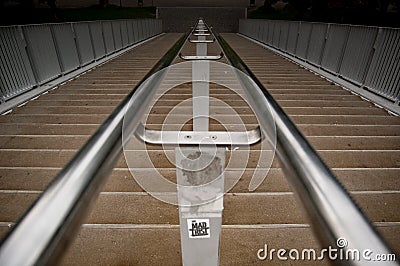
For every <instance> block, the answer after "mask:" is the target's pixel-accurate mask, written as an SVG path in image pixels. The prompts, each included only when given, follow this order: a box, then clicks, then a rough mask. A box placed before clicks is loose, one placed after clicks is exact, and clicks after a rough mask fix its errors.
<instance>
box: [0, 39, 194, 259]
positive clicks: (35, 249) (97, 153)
mask: <svg viewBox="0 0 400 266" xmlns="http://www.w3.org/2000/svg"><path fill="white" fill-rule="evenodd" d="M189 34H190V32H188V33H186V34H184V35H183V36H182V37H181V38H180V39H179V40H178V41H177V42H176V43H175V44H174V45H173V46H172V47H171V48H170V49H169V50H168V51H167V53H166V54H165V55H164V56H163V57H162V58H161V59H160V60H159V61H158V62H157V64H156V65H155V66H154V67H153V68H152V69H151V70H150V71H149V72H148V73H147V75H146V76H145V77H144V78H143V79H142V80H141V81H140V82H139V84H138V85H136V87H135V88H134V89H133V90H132V92H131V93H130V94H129V95H128V96H127V97H126V98H125V99H124V100H123V101H122V102H121V103H120V104H119V105H118V107H117V108H116V109H115V110H114V111H113V112H112V114H111V115H110V116H109V117H108V118H107V120H106V121H105V122H104V123H103V124H102V125H101V126H100V128H99V129H98V130H97V131H96V133H95V134H94V135H93V136H92V137H91V138H90V139H89V140H88V141H87V142H86V144H85V145H84V146H83V147H82V148H81V149H80V150H79V152H78V153H77V154H76V155H75V156H74V157H73V159H72V160H71V161H70V162H69V163H68V164H67V165H66V166H65V167H64V168H63V170H62V171H61V172H60V173H59V174H58V175H57V177H56V178H55V179H54V180H53V181H52V183H51V184H50V185H49V186H48V187H47V189H46V190H45V191H44V192H43V193H42V194H41V196H40V198H39V199H38V200H37V201H36V202H35V203H34V204H33V205H32V206H31V207H30V209H29V210H28V211H27V212H26V213H25V214H24V215H23V217H22V218H21V219H20V220H19V221H18V223H17V224H16V225H15V227H14V228H13V229H12V230H11V231H10V232H9V234H8V235H7V236H6V238H5V239H3V241H2V243H1V246H0V265H54V264H55V263H56V262H57V261H58V260H59V259H60V257H61V255H62V253H63V252H64V251H65V248H66V246H67V244H68V242H70V241H71V239H72V238H73V236H74V235H75V234H76V233H77V231H78V229H79V227H80V225H81V222H82V221H83V219H84V218H85V216H86V215H87V214H88V212H89V210H90V208H91V207H92V206H93V204H94V202H95V199H96V197H97V195H98V194H99V193H100V191H101V189H102V187H103V185H104V183H105V181H106V179H107V177H108V175H109V174H110V172H111V170H112V169H113V167H114V165H115V163H116V162H117V160H118V158H119V155H120V154H121V152H122V147H123V143H122V127H123V121H124V116H125V113H126V110H127V108H128V107H129V108H131V111H130V112H129V114H131V115H132V116H131V117H129V119H125V121H129V125H127V124H126V123H125V125H124V130H128V129H129V130H130V131H131V132H132V133H133V132H134V131H135V129H136V128H137V126H138V125H139V124H140V119H141V116H142V114H143V113H144V112H145V111H146V108H147V105H146V103H148V102H149V101H150V100H151V98H152V97H151V96H152V95H154V93H155V90H156V89H157V87H158V86H157V85H158V84H159V82H160V80H159V78H155V77H151V76H152V75H153V74H154V73H156V72H158V71H160V70H161V69H163V68H165V67H167V66H169V65H170V64H171V63H172V61H173V60H174V59H175V58H176V56H177V55H178V53H179V52H180V50H181V48H182V46H183V44H184V43H185V41H186V40H187V38H188V36H189ZM148 78H149V79H148ZM145 81H146V83H144V82H145ZM142 84H143V86H142Z"/></svg>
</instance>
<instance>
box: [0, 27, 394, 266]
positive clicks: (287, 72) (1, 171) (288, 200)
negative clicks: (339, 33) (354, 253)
mask: <svg viewBox="0 0 400 266" xmlns="http://www.w3.org/2000/svg"><path fill="white" fill-rule="evenodd" d="M179 36H180V35H179V34H166V35H163V36H161V37H159V38H157V39H155V40H152V41H150V42H148V43H146V44H144V45H141V46H139V47H137V48H134V49H133V50H132V51H130V52H128V53H126V54H124V55H123V56H121V57H119V58H118V59H115V60H113V61H111V62H110V63H107V64H105V65H103V66H100V67H98V68H96V69H94V70H92V71H90V72H88V73H87V74H85V75H83V76H81V77H79V78H77V79H75V80H73V81H71V82H69V83H67V84H65V85H63V86H61V87H59V88H58V89H56V90H54V91H52V92H50V93H49V94H46V95H43V96H41V97H39V98H38V99H36V100H34V101H31V102H29V103H28V104H26V105H25V106H23V107H20V108H17V109H16V110H14V111H13V112H12V113H11V114H9V115H6V116H3V117H0V204H1V206H2V207H1V209H0V222H1V223H0V232H1V235H5V234H6V232H7V231H8V230H9V227H11V226H12V225H13V223H14V222H15V221H16V220H17V219H18V218H19V217H20V216H21V215H22V213H23V212H24V211H25V210H26V209H27V208H28V207H29V205H30V204H31V203H32V202H33V201H34V200H35V199H36V198H37V197H38V196H39V194H40V193H41V191H42V190H43V189H44V188H45V187H46V185H47V184H48V183H49V182H50V181H51V179H52V178H53V177H54V176H55V175H56V174H57V172H58V171H59V170H60V169H61V168H62V167H63V165H65V164H66V163H67V162H68V160H69V159H70V158H71V157H72V156H73V155H74V154H75V153H76V151H77V150H78V149H79V147H80V146H81V145H82V144H83V143H84V142H85V140H86V139H88V137H89V136H90V134H92V133H93V132H94V131H95V130H96V128H97V127H98V126H99V124H100V123H101V122H102V121H103V120H104V119H105V118H106V117H107V115H108V114H109V113H110V112H111V111H112V110H113V108H114V107H115V106H116V105H117V104H118V102H119V101H120V100H121V99H123V97H124V95H126V94H127V93H128V92H129V91H130V90H131V89H132V88H133V87H134V85H135V84H136V83H137V82H138V81H139V80H140V79H141V77H143V76H144V75H145V73H147V72H148V70H150V68H151V66H152V65H154V64H155V62H157V60H158V59H159V58H160V57H161V56H162V55H163V54H164V53H165V52H166V51H167V50H168V48H169V47H170V46H171V45H172V44H173V43H174V42H175V41H176V40H177V39H178V38H179ZM223 37H224V38H225V39H226V40H227V41H228V42H229V44H230V45H231V46H232V48H234V49H235V50H236V52H237V53H238V54H239V55H240V56H241V57H242V59H243V60H244V61H245V63H246V64H247V65H248V66H249V67H250V68H251V70H252V71H253V72H254V73H255V74H256V76H257V77H258V78H259V79H260V80H261V81H262V82H263V84H264V85H265V87H266V88H267V89H268V90H269V92H270V93H271V94H272V95H273V96H274V98H275V99H276V100H277V101H278V102H279V103H280V104H281V106H282V107H283V108H284V110H285V112H287V114H289V115H290V117H291V119H292V120H293V122H295V123H296V124H297V125H298V127H299V129H300V130H301V131H302V132H303V134H304V135H305V136H306V137H307V139H308V140H309V141H310V143H311V144H312V145H313V146H314V147H315V149H316V150H318V153H319V154H320V155H321V157H322V158H323V159H324V161H325V162H326V163H327V164H328V165H329V166H330V167H331V168H332V169H333V171H334V173H335V174H336V175H337V177H338V179H339V180H340V182H341V183H342V184H343V185H344V187H346V188H347V189H348V190H349V191H350V192H351V195H352V197H353V198H354V199H355V201H356V202H357V203H358V204H359V206H360V207H361V209H362V210H363V211H364V212H365V214H366V215H367V216H368V218H369V219H370V220H371V221H372V222H374V224H375V225H376V227H377V229H378V231H379V232H381V233H382V235H383V236H384V237H385V238H386V239H387V241H388V242H389V243H390V244H391V245H392V246H393V248H394V249H395V250H396V251H397V252H399V251H400V241H399V238H398V235H400V215H399V212H398V211H397V208H398V206H399V205H398V204H399V202H400V181H399V180H400V179H399V176H400V119H399V118H398V117H394V116H391V115H389V114H388V113H387V112H386V111H385V110H382V109H379V108H377V107H375V106H374V105H373V104H372V103H369V102H366V101H364V100H362V99H361V98H359V97H358V96H355V95H352V94H351V93H349V92H347V91H346V90H344V89H342V88H340V87H337V86H335V85H334V84H331V83H330V82H329V81H326V80H324V79H322V78H320V77H318V76H316V75H314V74H312V73H310V72H308V71H307V70H305V69H303V68H301V67H299V66H297V65H295V64H292V63H291V62H289V61H287V60H285V59H284V58H282V57H280V56H277V55H276V54H274V53H272V52H270V51H268V50H265V49H263V48H262V47H260V46H258V45H256V44H254V43H251V42H250V41H248V40H246V39H244V38H241V37H239V36H237V35H235V34H224V35H223ZM194 47H195V45H190V44H188V45H187V46H185V47H184V49H183V51H182V53H183V54H194V51H195V50H194ZM219 52H220V49H219V47H218V46H217V45H216V44H215V45H214V46H211V47H210V49H209V54H218V53H219ZM178 62H181V60H179V59H177V60H176V63H178ZM222 62H226V61H222ZM186 70H187V69H186ZM184 71H185V68H184V67H182V73H183V72H184ZM167 82H173V80H169V81H168V80H167ZM210 95H211V96H212V97H215V98H217V99H221V100H223V101H225V102H226V103H228V104H229V105H230V106H231V107H232V108H233V109H234V110H235V111H236V112H238V113H239V114H240V116H241V118H242V120H243V122H244V124H245V127H246V128H248V129H251V128H254V127H255V126H256V123H257V121H256V119H255V117H254V115H253V113H252V111H251V109H250V108H249V106H248V105H247V103H246V102H244V101H243V100H242V99H241V97H240V94H235V93H233V92H232V91H230V90H229V89H227V88H224V87H222V86H219V85H211V89H210ZM190 97H191V89H190V84H182V85H180V86H178V87H176V88H174V89H172V90H170V91H169V92H168V93H167V94H165V95H163V96H161V98H160V99H159V100H158V101H157V102H155V103H154V106H153V108H152V109H151V110H150V111H149V113H150V115H149V117H148V120H147V123H148V127H149V128H153V129H160V128H161V126H162V124H163V121H164V119H165V116H166V114H167V113H168V112H170V110H171V109H172V108H173V107H174V105H176V104H178V103H179V102H180V101H182V100H185V99H189V98H190ZM185 108H186V109H185ZM185 108H184V109H185V110H186V112H181V113H179V114H178V115H177V116H176V117H173V118H172V120H171V121H170V122H168V123H169V124H168V125H167V127H168V128H175V127H177V126H181V125H183V129H186V130H191V127H192V121H190V120H188V121H186V120H185V119H186V117H187V116H189V117H190V114H191V109H190V105H187V106H186V107H185ZM225 111H226V110H225V109H224V108H222V107H221V106H220V105H218V104H217V103H215V102H211V109H210V112H211V114H213V115H214V116H216V117H223V118H227V117H226V116H224V112H225ZM182 119H183V120H182ZM227 120H228V121H229V117H228V119H227ZM182 121H184V122H183V123H182ZM225 126H226V127H224V125H221V123H219V122H218V121H216V120H212V121H211V122H210V130H235V129H237V125H236V124H235V123H231V124H229V123H228V124H227V125H225ZM179 129H180V128H179ZM260 149H261V146H260V145H259V144H257V145H254V146H252V147H251V148H250V149H248V150H249V154H250V155H249V160H248V161H247V168H246V170H245V171H244V173H243V175H242V178H241V179H240V180H239V182H238V183H237V184H236V185H235V186H234V187H233V189H232V190H230V191H229V192H228V193H227V194H226V195H225V197H224V213H223V229H222V239H221V250H220V256H221V265H250V264H258V263H268V264H272V265H282V264H288V265H289V264H290V265H291V264H293V263H295V264H302V265H313V264H317V263H318V264H321V261H297V262H296V261H290V260H289V261H286V262H284V261H280V260H278V259H277V258H274V259H273V260H268V261H260V260H259V259H258V258H257V251H258V250H259V249H261V248H264V245H265V244H268V247H270V248H275V249H279V248H285V249H291V248H296V249H299V250H301V249H303V248H316V249H318V248H320V247H319V245H318V243H317V241H316V238H315V237H314V236H313V234H312V231H311V228H310V227H309V225H308V221H307V219H306V217H304V215H303V213H302V211H301V206H298V204H297V203H296V200H295V197H294V195H293V193H292V192H291V189H290V187H289V185H288V184H287V182H286V180H285V177H284V176H283V173H282V171H281V168H280V166H279V163H278V162H277V160H276V158H275V159H274V161H273V162H272V166H271V169H270V171H269V172H268V175H267V177H266V179H265V180H264V182H263V183H262V184H261V186H260V187H258V188H257V190H256V191H254V192H249V191H248V185H249V182H250V179H251V175H252V173H253V171H254V169H255V168H256V167H257V163H258V162H257V156H258V155H259V153H260ZM133 150H134V147H133ZM244 151H245V150H242V149H241V148H239V149H238V150H234V149H233V148H232V147H229V151H228V152H227V158H228V159H229V158H232V161H230V164H228V166H227V171H226V178H227V181H228V183H229V180H231V179H232V177H233V176H234V175H235V174H237V169H236V168H235V165H237V164H239V163H240V160H241V158H242V157H240V152H244ZM134 154H135V156H136V157H135V158H137V160H138V161H137V162H136V163H137V164H138V165H141V168H142V173H145V175H147V174H148V175H151V174H152V173H153V172H152V170H151V167H149V165H148V164H147V161H146V156H147V154H148V155H149V158H150V160H151V162H152V163H153V164H154V166H155V168H156V169H158V171H159V172H160V173H161V174H162V175H163V176H164V177H165V178H166V179H169V180H171V181H175V176H176V173H175V166H174V165H173V163H172V162H170V161H168V159H167V157H166V156H167V155H171V154H172V157H173V150H172V148H171V147H166V148H165V149H162V147H160V146H157V145H146V150H143V149H142V148H137V149H136V151H134ZM236 154H239V156H238V157H234V155H235V156H236ZM234 158H239V159H238V160H237V161H234ZM146 171H147V172H146ZM349 219H351V217H349ZM33 230H34V229H33ZM322 263H323V264H328V261H327V260H324V261H322ZM61 264H62V265H180V264H181V254H180V235H179V217H178V210H177V206H174V205H171V204H167V203H163V202H161V201H159V200H157V199H155V198H153V197H152V196H150V195H148V194H147V193H146V192H145V191H143V189H142V188H141V187H140V186H139V185H138V184H137V183H136V182H135V180H134V178H133V177H132V175H131V173H130V171H129V170H128V167H127V164H126V162H125V158H124V157H123V156H121V158H120V161H119V162H118V164H117V166H116V168H115V170H114V171H113V173H112V175H111V176H110V178H109V180H108V183H107V184H106V186H105V188H104V190H103V192H102V193H101V194H100V196H99V198H98V199H97V202H96V206H95V208H94V209H93V211H92V212H91V213H90V215H89V216H88V218H87V219H86V221H85V222H84V225H83V226H82V229H81V231H80V233H79V235H78V237H77V238H76V240H75V241H74V242H73V243H72V245H71V247H70V249H69V250H68V251H66V255H65V257H64V258H63V259H62V262H61Z"/></svg>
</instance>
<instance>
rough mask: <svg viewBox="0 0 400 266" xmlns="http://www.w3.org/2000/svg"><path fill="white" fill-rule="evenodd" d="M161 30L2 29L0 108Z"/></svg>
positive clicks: (120, 26)
mask: <svg viewBox="0 0 400 266" xmlns="http://www.w3.org/2000/svg"><path fill="white" fill-rule="evenodd" d="M161 31H162V23H161V20H155V19H134V20H114V21H93V22H73V23H60V24H40V25H26V26H7V27H0V47H1V49H0V104H1V102H5V101H7V100H10V99H12V98H14V97H16V96H18V95H20V94H23V93H25V92H27V91H29V90H31V89H32V88H34V87H37V86H40V85H43V84H46V83H48V82H49V81H52V80H54V79H56V78H58V77H60V76H63V75H66V74H68V73H70V72H72V71H74V70H77V69H80V68H82V67H84V66H86V65H88V64H90V63H92V62H95V61H97V60H99V59H103V58H107V57H109V56H110V55H112V54H114V53H116V52H118V51H120V50H122V49H124V48H127V47H129V46H131V45H134V44H136V43H138V42H140V41H143V40H145V39H147V38H150V37H152V36H155V35H157V34H159V33H161Z"/></svg>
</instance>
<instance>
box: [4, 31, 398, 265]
mask: <svg viewBox="0 0 400 266" xmlns="http://www.w3.org/2000/svg"><path fill="white" fill-rule="evenodd" d="M188 36H189V32H188V33H187V34H185V35H184V36H182V37H181V38H180V39H179V40H178V41H177V42H176V43H175V45H174V46H173V47H172V48H171V49H170V50H169V51H168V52H167V53H166V54H165V55H164V57H163V58H162V59H161V60H160V61H159V62H158V63H157V65H156V66H155V67H154V68H153V69H152V70H151V71H150V72H149V73H148V74H147V75H146V76H145V77H144V78H143V79H142V81H141V82H140V83H139V84H138V85H137V86H136V88H135V89H134V90H133V91H132V92H131V93H130V94H129V95H128V96H127V97H126V98H125V100H123V101H122V103H121V104H120V105H119V106H118V107H117V108H116V109H115V110H114V111H113V113H112V114H111V115H110V116H109V118H108V119H107V120H106V121H105V122H104V123H103V124H102V125H101V127H100V128H99V129H98V131H97V132H96V133H95V134H94V135H93V136H92V137H91V138H90V139H89V141H88V142H87V143H86V144H85V145H84V146H83V148H82V149H80V151H79V152H78V154H77V155H76V156H75V157H74V158H73V159H72V160H71V161H70V162H69V163H68V165H67V166H66V167H65V168H64V169H63V170H62V171H61V173H60V174H59V175H58V176H57V177H56V179H55V180H54V181H53V182H52V183H51V184H50V185H49V187H48V188H47V189H46V190H45V191H44V192H43V194H42V195H41V196H40V198H39V199H38V200H37V201H36V203H35V204H34V205H33V206H32V207H31V208H30V209H29V210H28V211H27V212H26V213H25V214H24V216H23V217H22V218H21V220H20V221H19V222H18V223H17V224H16V226H15V227H14V228H13V229H12V230H11V231H10V233H9V234H8V235H7V237H6V238H5V239H4V240H3V242H2V244H1V246H0V265H33V264H35V265H44V264H50V263H54V262H55V261H57V259H59V258H60V255H61V254H62V252H63V251H64V248H65V246H66V245H67V244H68V242H69V241H70V240H71V239H72V237H73V236H74V234H75V233H76V232H77V230H78V229H79V226H80V223H81V222H82V220H83V219H84V217H85V215H86V214H87V213H88V210H90V207H91V206H92V205H93V203H94V199H95V198H96V196H97V195H98V193H99V192H100V190H101V188H102V185H103V184H104V182H105V180H106V178H107V176H108V174H109V173H110V171H111V170H112V168H113V167H114V165H115V163H116V161H117V159H118V156H119V155H120V153H121V151H122V147H123V143H122V139H121V138H122V123H123V120H124V116H125V115H126V114H127V113H126V110H127V108H128V107H129V108H134V110H130V112H129V114H131V115H130V117H127V118H126V119H125V121H129V125H124V128H125V130H128V131H129V132H131V133H132V134H133V133H134V132H135V130H136V129H137V128H138V126H139V125H140V118H141V116H142V115H143V113H144V112H145V108H146V107H147V104H148V102H149V101H150V100H151V96H152V95H153V94H154V93H155V89H156V88H157V85H158V84H159V82H160V80H159V79H158V78H155V77H151V75H152V74H154V73H156V72H157V71H159V70H161V69H162V68H164V67H166V66H168V65H169V64H170V63H171V62H172V60H173V59H174V58H175V57H176V56H177V55H178V53H179V51H180V49H181V47H182V45H183V44H184V42H185V41H186V40H187V38H188ZM215 37H216V39H217V40H218V42H219V44H220V45H221V47H222V49H223V50H224V53H225V56H226V57H227V58H228V59H229V61H230V63H231V64H232V65H233V66H234V67H235V68H237V69H238V70H240V71H242V72H243V73H245V74H246V75H248V76H249V77H250V78H252V80H248V79H241V78H240V76H241V75H237V76H238V78H239V80H240V81H241V82H242V85H243V86H244V88H246V90H245V92H246V94H247V97H248V100H249V102H250V104H251V106H252V107H253V108H254V111H255V113H256V115H257V118H258V121H259V122H260V126H261V129H262V132H263V134H266V135H270V134H269V133H270V132H269V131H270V130H271V128H274V126H272V125H271V124H270V123H271V119H270V118H271V116H273V118H274V121H275V123H276V136H277V154H278V156H279V159H280V162H281V165H282V167H283V169H284V172H285V175H286V176H287V178H288V180H289V183H290V184H291V186H292V188H293V190H294V192H295V195H296V196H297V198H298V199H299V201H300V202H301V203H302V205H303V206H304V207H305V210H306V213H307V214H308V217H309V218H310V223H311V225H312V228H313V229H314V231H315V232H316V235H317V236H318V238H319V239H320V241H321V243H322V245H323V246H336V241H337V239H339V238H345V239H346V240H347V241H348V243H349V245H348V246H347V248H349V249H358V250H367V249H368V250H373V252H374V253H376V254H392V253H393V252H392V251H391V250H390V249H389V248H388V247H387V245H386V243H385V242H384V241H383V240H382V238H381V237H380V236H379V234H378V233H377V232H376V231H375V230H374V228H373V227H372V226H371V224H370V223H369V221H368V219H367V218H366V217H365V216H364V215H363V213H362V212H361V211H360V210H359V209H358V207H357V206H356V204H355V203H354V202H353V200H352V199H351V197H350V196H349V194H348V193H347V192H346V190H345V189H344V188H343V187H342V186H341V185H340V183H339V182H338V181H337V180H336V178H335V177H334V175H333V174H332V173H331V171H330V170H329V168H328V167H327V166H326V165H325V164H324V162H323V161H322V160H321V159H320V157H319V156H318V154H317V153H316V152H315V150H314V149H313V148H312V147H311V145H310V144H309V143H308V142H307V140H306V139H305V138H304V137H303V135H302V134H301V133H300V131H299V130H298V129H297V128H296V126H295V125H294V124H293V123H292V122H291V121H290V119H289V117H288V116H287V115H286V114H285V113H284V111H283V110H282V109H281V107H280V106H279V105H278V104H277V103H276V102H275V100H274V99H273V98H272V96H271V95H270V94H269V93H268V92H267V91H266V90H265V88H264V87H263V85H262V84H261V83H260V81H259V80H258V79H257V78H256V77H255V76H254V74H253V73H252V72H251V71H250V70H249V68H248V67H247V66H246V65H245V64H244V63H243V61H242V60H241V59H240V57H239V56H238V55H237V54H236V53H235V52H234V51H233V50H232V48H231V47H230V46H229V45H228V44H227V42H226V41H225V40H224V39H223V38H222V37H221V36H220V35H219V34H215ZM147 78H150V79H148V80H147V81H146V79H147ZM145 81H146V82H145ZM266 106H270V108H265V107H266ZM269 110H272V113H271V112H270V111H269ZM340 262H341V263H347V264H359V265H365V264H366V263H368V262H367V261H365V260H360V261H356V260H355V261H340ZM371 263H373V262H371ZM386 265H397V263H396V262H387V263H386Z"/></svg>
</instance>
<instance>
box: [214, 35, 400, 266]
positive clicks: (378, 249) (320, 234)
mask: <svg viewBox="0 0 400 266" xmlns="http://www.w3.org/2000/svg"><path fill="white" fill-rule="evenodd" d="M215 35H216V39H217V40H218V42H219V44H220V45H221V47H222V49H223V51H224V53H225V56H226V57H227V58H228V60H229V62H230V63H231V64H232V66H233V67H235V68H236V69H238V70H240V71H241V72H243V73H244V74H246V75H247V76H249V77H250V78H251V80H250V79H246V78H242V77H243V74H238V75H237V77H238V79H239V80H240V82H241V83H242V85H243V87H244V88H246V90H245V93H246V96H247V97H248V100H249V102H250V105H251V106H252V108H253V110H254V112H255V114H256V116H257V119H258V121H259V123H260V127H261V129H262V132H263V133H264V134H265V135H267V136H270V135H271V133H270V131H271V128H274V127H272V125H271V116H272V117H273V120H272V121H275V127H276V151H277V155H278V158H279V160H280V165H281V167H282V168H283V170H284V173H285V176H286V178H287V180H288V182H289V184H290V185H291V187H292V189H293V191H294V193H295V196H296V198H297V199H298V201H299V202H300V203H301V205H302V206H303V207H304V209H305V211H306V214H307V216H308V218H309V219H308V220H309V221H310V224H311V227H312V229H313V230H314V232H315V234H316V236H317V238H318V239H319V241H320V243H321V244H322V246H323V247H328V246H331V247H336V246H337V241H338V239H342V238H344V239H346V240H347V241H348V243H349V245H348V246H347V247H346V248H347V249H357V250H359V251H363V250H373V252H374V254H394V252H393V251H391V249H390V248H389V247H388V246H387V244H386V243H385V241H384V240H383V238H382V237H381V236H380V235H379V234H378V233H377V232H376V231H375V229H374V228H373V226H372V225H371V224H370V222H369V221H368V219H367V218H366V217H365V216H364V214H363V213H362V212H361V210H360V209H359V208H358V206H357V205H356V203H355V202H354V201H353V200H352V198H351V196H350V195H349V194H348V192H347V191H346V190H345V189H344V188H343V187H342V185H341V184H340V183H339V181H337V179H336V177H335V176H334V175H333V173H332V172H331V170H330V169H329V168H328V167H327V166H326V164H325V163H324V162H323V161H322V159H321V158H320V157H319V155H318V154H317V152H316V151H315V150H314V149H313V148H312V146H311V145H310V144H309V143H308V141H307V140H306V139H305V137H304V136H303V135H302V134H301V132H300V131H299V130H298V129H297V127H296V126H295V124H294V123H293V122H292V121H291V120H290V118H289V117H288V116H287V115H286V114H285V112H284V111H283V109H282V108H281V107H280V106H279V104H278V103H277V102H276V101H275V100H274V98H273V97H272V96H271V94H269V92H268V91H267V90H266V89H265V88H264V86H263V85H262V83H261V82H260V81H259V80H258V79H257V77H256V76H255V75H254V74H253V73H252V72H251V71H250V69H249V68H248V67H247V66H246V64H245V63H244V62H243V61H242V60H241V59H240V57H239V56H238V55H237V54H236V53H235V51H234V50H233V49H232V48H231V47H230V46H229V44H228V43H227V42H226V41H225V40H224V39H223V38H222V36H221V35H219V34H217V33H216V34H215ZM265 106H270V108H269V109H268V108H265ZM271 112H272V113H271ZM340 263H341V264H348V265H366V264H368V263H371V264H374V263H376V262H373V261H366V260H364V259H361V260H360V261H355V260H354V261H351V260H348V261H340ZM383 264H385V263H383ZM385 265H397V263H396V262H387V263H386V264H385Z"/></svg>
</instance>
